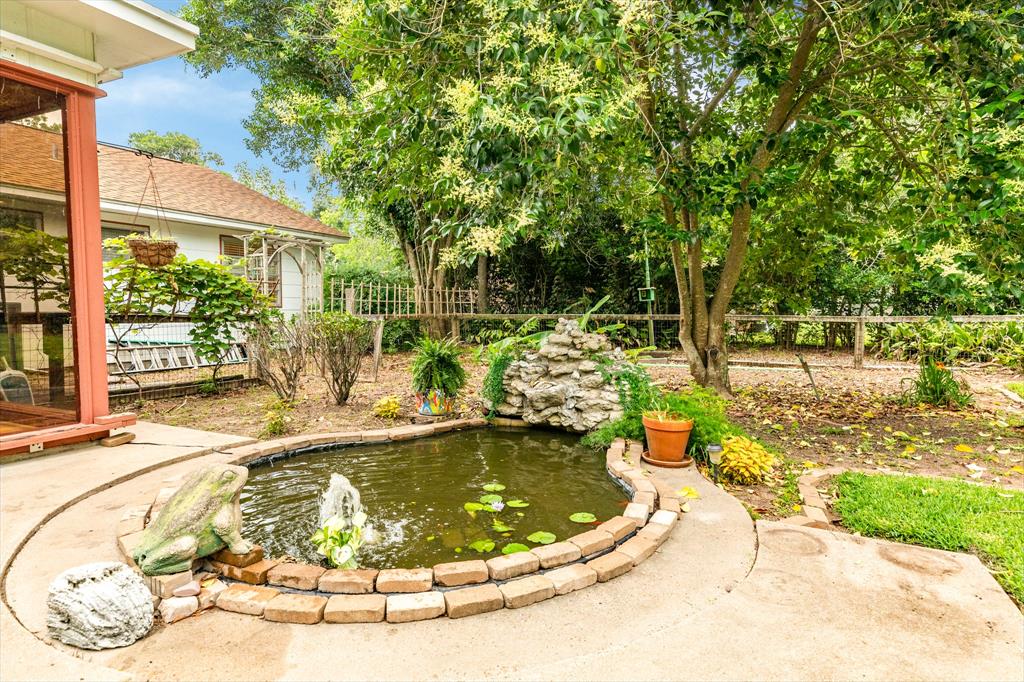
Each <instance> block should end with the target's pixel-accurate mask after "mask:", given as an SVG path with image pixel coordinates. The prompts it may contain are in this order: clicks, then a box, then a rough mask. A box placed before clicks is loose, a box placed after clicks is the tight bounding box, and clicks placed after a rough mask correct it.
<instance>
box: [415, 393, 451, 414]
mask: <svg viewBox="0 0 1024 682" xmlns="http://www.w3.org/2000/svg"><path fill="white" fill-rule="evenodd" d="M454 409H455V398H454V397H449V396H446V395H445V394H444V393H442V392H441V391H438V390H437V389H434V388H432V389H430V390H429V391H427V392H426V393H417V394H416V412H418V413H419V414H421V415H423V416H424V417H443V416H444V415H446V414H451V412H452V411H453V410H454Z"/></svg>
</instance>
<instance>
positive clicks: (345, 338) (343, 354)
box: [310, 313, 373, 405]
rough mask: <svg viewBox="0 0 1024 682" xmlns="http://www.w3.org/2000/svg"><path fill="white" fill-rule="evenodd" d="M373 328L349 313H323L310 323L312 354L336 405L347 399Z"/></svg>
mask: <svg viewBox="0 0 1024 682" xmlns="http://www.w3.org/2000/svg"><path fill="white" fill-rule="evenodd" d="M372 329H373V328H372V327H371V326H370V325H369V324H367V323H366V322H365V321H364V320H361V319H359V318H358V317H356V316H355V315H350V314H348V313H324V314H323V315H321V316H320V317H318V318H316V319H315V320H314V321H313V322H312V323H311V326H310V334H311V335H312V345H313V353H314V355H315V356H316V360H317V365H319V366H320V374H321V376H323V378H324V381H326V382H327V390H329V391H330V392H331V397H333V398H334V402H335V403H336V404H338V405H344V404H345V403H346V402H348V396H349V393H350V392H351V391H352V386H353V385H355V383H356V379H357V378H358V377H359V367H360V365H362V362H363V354H364V353H365V352H366V348H367V346H368V345H369V343H370V334H371V332H372Z"/></svg>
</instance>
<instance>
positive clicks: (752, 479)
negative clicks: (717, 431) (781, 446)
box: [719, 436, 775, 484]
mask: <svg viewBox="0 0 1024 682" xmlns="http://www.w3.org/2000/svg"><path fill="white" fill-rule="evenodd" d="M774 463H775V458H774V457H772V454H771V453H770V452H768V451H767V450H765V449H764V446H762V445H761V444H760V443H758V442H756V441H753V440H750V439H749V438H747V437H746V436H727V437H726V438H724V439H723V441H722V463H721V464H720V465H719V469H720V471H721V472H722V475H723V476H725V478H726V480H728V481H732V482H733V483H742V484H751V483H757V482H758V481H761V480H764V477H765V476H766V475H767V474H768V473H770V472H771V470H772V465H774Z"/></svg>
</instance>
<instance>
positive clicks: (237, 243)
mask: <svg viewBox="0 0 1024 682" xmlns="http://www.w3.org/2000/svg"><path fill="white" fill-rule="evenodd" d="M220 254H221V255H222V256H224V262H225V263H227V264H229V265H231V264H234V263H237V262H238V261H240V260H241V259H242V258H244V257H245V245H244V244H243V243H242V240H241V239H240V238H238V237H233V236H231V235H227V234H222V235H221V236H220ZM249 260H250V261H253V260H254V259H253V258H250V259H249ZM247 270H248V272H247V273H243V272H242V271H241V269H238V271H237V272H238V274H239V275H247V276H248V278H249V279H250V280H252V281H255V282H258V281H260V279H261V276H260V273H259V271H258V263H252V262H250V263H249V267H248V268H247ZM266 280H267V291H266V293H267V294H269V295H270V298H271V299H272V300H273V305H275V306H277V307H279V308H280V307H281V255H280V254H278V255H277V256H275V257H274V258H273V259H272V260H271V262H270V267H269V268H267V272H266Z"/></svg>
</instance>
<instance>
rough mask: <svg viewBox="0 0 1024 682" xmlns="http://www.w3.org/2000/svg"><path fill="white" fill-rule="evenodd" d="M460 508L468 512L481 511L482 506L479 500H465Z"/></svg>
mask: <svg viewBox="0 0 1024 682" xmlns="http://www.w3.org/2000/svg"><path fill="white" fill-rule="evenodd" d="M462 508H463V509H465V510H466V511H468V512H475V511H483V508H484V506H483V505H482V504H480V503H479V502H467V503H466V504H464V505H462Z"/></svg>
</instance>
